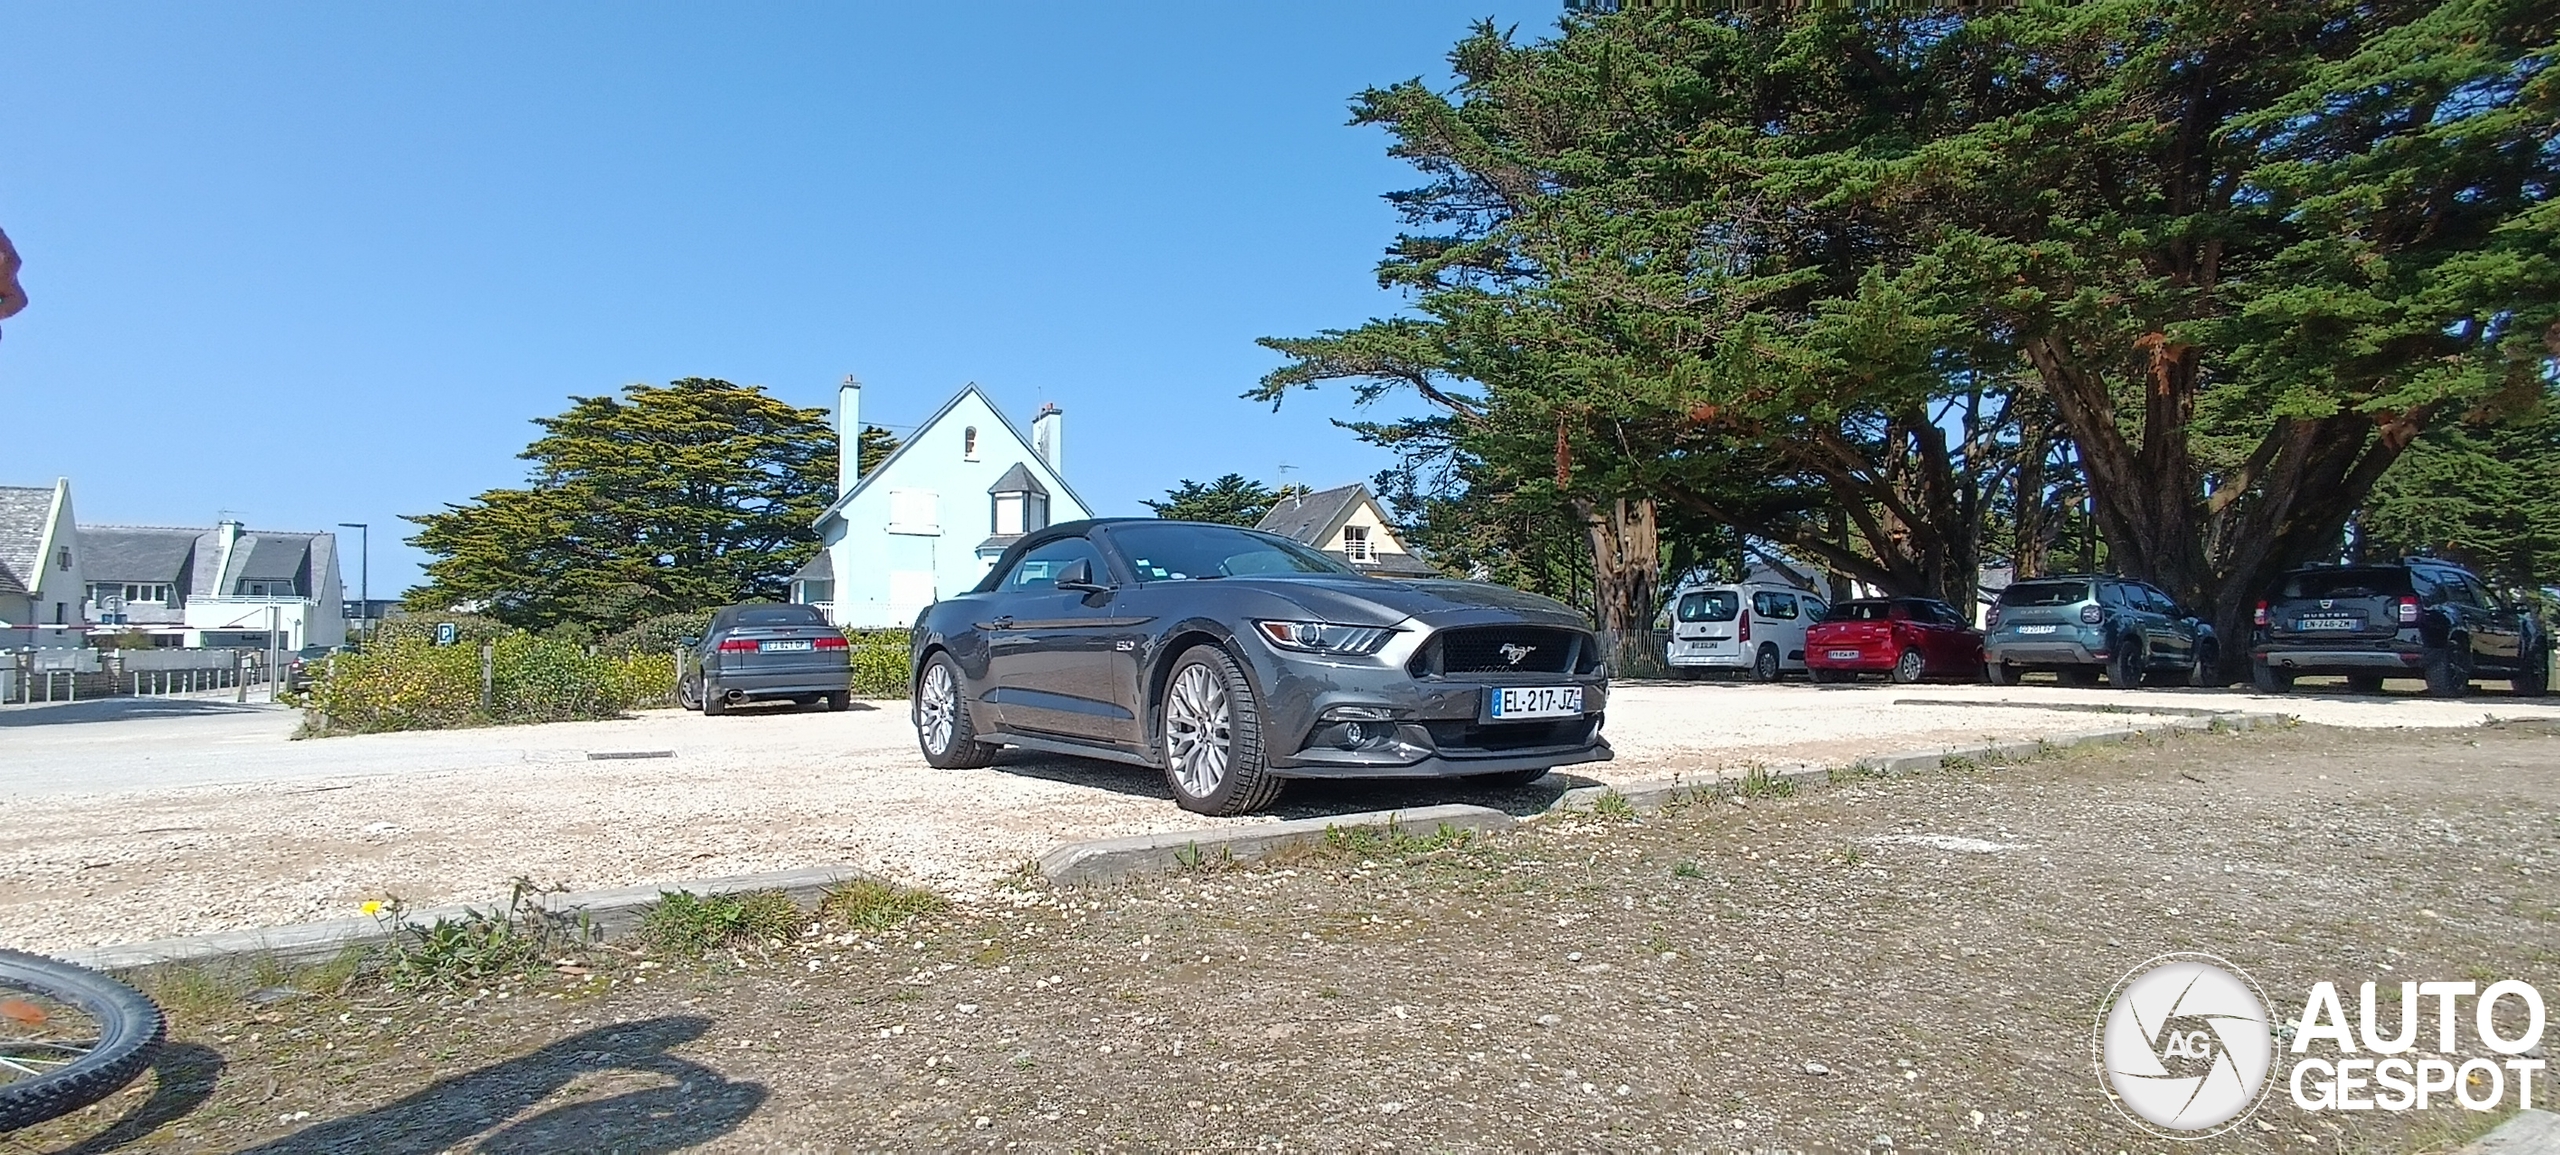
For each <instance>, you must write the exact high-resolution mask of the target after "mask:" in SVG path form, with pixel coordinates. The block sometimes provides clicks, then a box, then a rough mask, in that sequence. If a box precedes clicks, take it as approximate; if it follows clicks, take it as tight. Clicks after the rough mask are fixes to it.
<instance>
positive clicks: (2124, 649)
mask: <svg viewBox="0 0 2560 1155" xmlns="http://www.w3.org/2000/svg"><path fill="white" fill-rule="evenodd" d="M1983 624H1984V625H1985V626H1987V627H1988V633H1987V634H1986V635H1985V637H1984V639H1983V662H1984V670H1985V672H1986V673H1987V674H1989V675H1990V678H1991V682H1992V684H1993V685H1998V686H2006V685H2010V684H2013V683H2015V682H2016V681H2017V680H2018V676H2019V675H2020V674H2024V673H2026V672H2028V671H2031V670H2051V671H2053V672H2054V674H2055V676H2056V677H2059V678H2061V679H2062V684H2064V685H2066V686H2089V685H2095V684H2097V681H2098V679H2099V678H2100V677H2101V676H2104V677H2105V678H2106V681H2107V684H2108V685H2110V686H2114V687H2116V688H2117V689H2131V688H2132V687H2134V686H2137V685H2140V684H2142V683H2143V682H2144V681H2146V680H2147V681H2150V682H2152V683H2153V684H2155V685H2156V684H2159V683H2162V682H2174V683H2176V684H2178V685H2187V686H2205V685H2217V684H2219V679H2218V678H2217V676H2216V675H2215V672H2214V671H2215V670H2216V669H2217V668H2218V663H2219V662H2220V661H2221V660H2222V654H2221V648H2220V643H2219V642H2218V640H2217V639H2216V638H2215V637H2214V633H2213V624H2212V623H2210V622H2207V621H2205V620H2204V619H2202V618H2200V617H2198V616H2196V615H2195V613H2193V612H2192V611H2190V610H2188V609H2187V608H2186V607H2184V606H2181V605H2179V604H2178V602H2177V599H2175V598H2172V597H2170V596H2169V595H2167V594H2165V593H2162V592H2160V589H2159V587H2157V586H2153V585H2150V584H2148V583H2145V582H2138V581H2135V580H2133V579H2131V578H2121V577H2109V576H2106V575H2104V574H2057V575H2055V576H2052V577H2041V578H2031V579H2028V580H2026V581H2021V582H2016V583H2013V584H2011V585H2010V586H2009V587H2008V588H2007V589H2004V590H2001V591H2000V597H1999V600H1998V601H1997V602H1995V603H1994V604H1993V605H1992V607H1991V609H1990V612H1989V617H1988V618H1987V619H1986V620H1985V622H1984V623H1983Z"/></svg>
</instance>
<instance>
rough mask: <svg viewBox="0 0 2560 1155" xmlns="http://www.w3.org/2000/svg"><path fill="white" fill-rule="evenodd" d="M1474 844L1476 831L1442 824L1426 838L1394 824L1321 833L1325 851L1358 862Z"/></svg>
mask: <svg viewBox="0 0 2560 1155" xmlns="http://www.w3.org/2000/svg"><path fill="white" fill-rule="evenodd" d="M1475 840H1476V832H1475V831H1472V830H1464V829H1460V828H1458V827H1455V826H1451V825H1449V824H1448V823H1445V822H1443V823H1441V824H1440V826H1439V828H1438V829H1435V830H1433V831H1432V832H1431V833H1429V834H1415V833H1413V832H1412V831H1409V830H1406V829H1405V828H1404V827H1403V826H1402V825H1400V824H1398V823H1394V822H1389V823H1387V824H1386V825H1385V826H1384V827H1376V826H1328V827H1326V828H1325V832H1324V848H1325V850H1327V851H1329V852H1331V853H1334V854H1341V855H1348V856H1352V857H1357V858H1402V857H1410V856H1412V855H1417V854H1429V853H1431V852H1433V851H1437V850H1457V849H1463V848H1465V847H1468V846H1472V845H1474V844H1475Z"/></svg>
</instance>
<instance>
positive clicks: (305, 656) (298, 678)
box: [284, 646, 338, 694]
mask: <svg viewBox="0 0 2560 1155" xmlns="http://www.w3.org/2000/svg"><path fill="white" fill-rule="evenodd" d="M337 652H338V647H336V646H304V647H302V648H301V649H300V650H297V651H295V652H294V655H293V656H292V657H291V658H288V659H286V660H285V663H284V689H285V692H286V693H290V694H299V693H301V692H302V690H303V688H304V687H306V686H308V685H310V684H311V679H312V676H313V675H314V674H315V673H317V672H318V671H320V670H322V669H325V668H327V666H328V664H329V655H331V654H334V653H337Z"/></svg>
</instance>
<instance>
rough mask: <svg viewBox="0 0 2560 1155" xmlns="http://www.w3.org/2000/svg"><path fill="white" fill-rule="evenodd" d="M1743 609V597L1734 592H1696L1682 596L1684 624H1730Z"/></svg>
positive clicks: (1681, 604) (1681, 615)
mask: <svg viewBox="0 0 2560 1155" xmlns="http://www.w3.org/2000/svg"><path fill="white" fill-rule="evenodd" d="M1741 609H1742V597H1741V595H1739V594H1736V593H1734V592H1733V591H1732V590H1696V591H1692V592H1690V593H1685V594H1682V595H1680V620H1681V621H1684V622H1729V621H1732V620H1733V615H1734V614H1736V613H1739V612H1740V611H1741Z"/></svg>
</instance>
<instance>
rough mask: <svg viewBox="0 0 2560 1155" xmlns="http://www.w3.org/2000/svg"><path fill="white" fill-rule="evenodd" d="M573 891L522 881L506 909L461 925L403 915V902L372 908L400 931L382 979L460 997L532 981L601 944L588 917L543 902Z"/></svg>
mask: <svg viewBox="0 0 2560 1155" xmlns="http://www.w3.org/2000/svg"><path fill="white" fill-rule="evenodd" d="M568 889H569V888H568V886H567V885H566V884H564V883H555V884H553V885H550V886H541V885H538V884H536V883H535V882H534V881H533V880H532V879H530V878H525V877H521V876H519V877H518V878H517V879H516V880H515V883H514V885H513V886H512V888H511V889H510V890H509V892H508V895H507V909H506V910H504V911H494V910H489V911H483V910H466V911H464V912H463V914H462V917H460V918H438V919H436V920H435V921H434V922H432V923H428V924H424V925H421V924H417V923H411V922H408V921H407V920H406V919H405V918H404V917H403V916H402V904H401V902H400V900H399V899H396V898H394V899H388V900H385V901H383V902H380V903H370V904H367V905H368V909H369V910H371V911H372V913H374V915H375V916H376V917H378V918H381V919H382V920H383V921H384V923H385V924H386V925H388V926H390V927H391V928H392V937H391V943H390V945H389V946H388V947H387V948H386V949H385V952H384V954H385V961H384V963H383V966H382V972H381V973H382V978H383V980H384V981H385V982H387V983H389V984H390V985H391V986H392V987H393V989H396V990H417V989H421V988H427V987H433V988H435V989H438V990H445V991H452V990H459V989H461V988H462V987H463V986H464V985H466V984H470V983H478V982H484V981H487V980H489V979H494V978H498V977H501V976H505V975H517V974H525V973H528V972H530V971H533V970H537V969H539V968H541V967H542V966H543V965H544V964H545V963H547V962H549V961H550V960H552V959H555V958H558V957H559V956H561V955H563V954H566V953H569V952H571V951H575V950H580V949H583V948H585V947H586V945H587V944H588V943H591V942H594V941H595V940H596V938H597V937H598V935H597V932H596V929H595V927H594V926H593V925H592V924H591V923H589V922H588V921H587V919H586V917H585V916H584V915H579V916H576V917H574V918H572V917H569V916H565V915H562V914H559V913H557V912H554V911H551V910H548V909H546V908H545V907H544V906H543V903H542V896H543V895H546V894H565V893H567V892H568Z"/></svg>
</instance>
